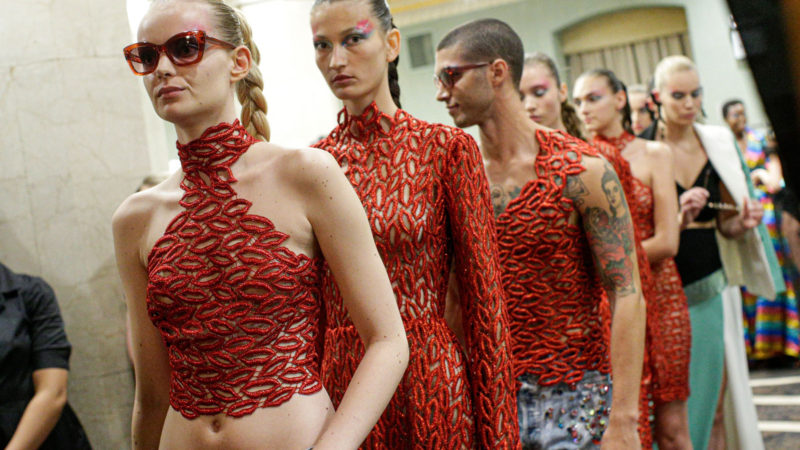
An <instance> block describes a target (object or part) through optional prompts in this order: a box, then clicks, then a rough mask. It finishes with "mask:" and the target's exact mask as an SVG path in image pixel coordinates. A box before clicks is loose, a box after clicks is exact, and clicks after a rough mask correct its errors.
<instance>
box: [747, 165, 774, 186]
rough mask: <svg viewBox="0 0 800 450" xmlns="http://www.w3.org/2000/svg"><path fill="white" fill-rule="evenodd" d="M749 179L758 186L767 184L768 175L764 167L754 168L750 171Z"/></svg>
mask: <svg viewBox="0 0 800 450" xmlns="http://www.w3.org/2000/svg"><path fill="white" fill-rule="evenodd" d="M750 179H751V180H753V185H754V186H759V185H762V184H767V181H769V179H770V176H769V173H767V171H766V170H764V169H754V170H752V171H751V172H750Z"/></svg>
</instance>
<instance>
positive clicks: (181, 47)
mask: <svg viewBox="0 0 800 450" xmlns="http://www.w3.org/2000/svg"><path fill="white" fill-rule="evenodd" d="M164 47H165V48H166V49H167V52H168V53H169V56H170V59H171V60H172V61H174V62H175V64H191V63H193V62H195V61H196V60H197V55H199V54H200V42H199V41H198V40H197V36H195V35H194V34H186V35H183V36H175V37H173V38H172V39H170V40H168V41H167V42H166V43H165V44H164Z"/></svg>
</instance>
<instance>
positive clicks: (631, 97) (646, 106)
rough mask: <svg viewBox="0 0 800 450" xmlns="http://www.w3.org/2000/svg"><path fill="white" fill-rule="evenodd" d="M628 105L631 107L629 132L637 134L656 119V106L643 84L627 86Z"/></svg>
mask: <svg viewBox="0 0 800 450" xmlns="http://www.w3.org/2000/svg"><path fill="white" fill-rule="evenodd" d="M628 105H629V106H630V109H631V130H630V131H631V132H632V133H633V134H634V135H636V136H638V135H640V134H641V133H642V132H643V131H644V130H646V129H647V128H649V127H650V125H652V124H653V122H655V121H656V107H655V105H654V104H653V99H652V98H651V97H650V92H649V91H648V90H647V88H646V87H645V86H644V85H641V84H634V85H631V86H628Z"/></svg>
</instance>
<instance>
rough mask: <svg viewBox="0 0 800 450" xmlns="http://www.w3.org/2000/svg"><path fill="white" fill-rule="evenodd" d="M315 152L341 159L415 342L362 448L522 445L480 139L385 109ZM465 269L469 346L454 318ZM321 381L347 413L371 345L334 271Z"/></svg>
mask: <svg viewBox="0 0 800 450" xmlns="http://www.w3.org/2000/svg"><path fill="white" fill-rule="evenodd" d="M338 120H339V125H338V126H337V127H336V128H335V129H334V130H333V131H332V132H331V134H330V135H329V136H328V137H326V138H324V139H323V140H322V141H320V142H319V143H317V144H316V145H315V146H316V147H319V148H323V149H325V150H327V151H329V152H330V153H331V154H333V156H334V157H336V159H337V160H338V161H339V164H340V165H341V166H342V168H343V170H344V171H345V173H346V175H347V177H348V178H349V179H350V182H351V183H352V184H353V186H354V187H355V190H356V192H357V193H358V195H359V197H360V198H361V201H362V203H363V204H364V208H365V210H366V212H367V217H368V219H369V222H370V225H371V227H372V231H373V234H374V237H375V243H376V245H377V247H378V251H379V253H380V255H381V257H382V259H383V262H384V264H385V265H386V270H387V272H388V274H389V277H390V279H391V281H392V286H393V288H394V293H395V295H396V297H397V302H398V305H399V308H400V313H401V315H402V317H403V322H404V324H405V329H406V332H407V334H408V341H409V347H410V361H409V365H408V369H407V371H406V374H405V376H404V377H403V380H402V381H401V383H400V386H399V387H398V389H397V392H396V393H395V395H394V397H393V398H392V400H391V402H390V403H389V406H388V407H387V408H386V410H385V412H384V413H383V415H382V416H381V419H380V421H379V422H378V424H377V425H376V426H375V428H374V429H373V430H372V432H371V433H370V435H369V437H368V438H367V440H366V441H365V443H364V445H363V448H378V449H392V450H394V449H405V448H407V449H428V448H429V449H460V448H481V449H500V448H516V447H517V446H518V445H519V438H518V432H519V431H518V429H517V415H516V400H515V391H514V384H513V380H512V375H511V370H512V368H511V356H510V343H509V336H508V319H507V315H506V311H505V303H504V299H505V296H504V292H503V287H502V285H501V281H500V270H499V265H498V262H497V257H496V255H497V250H496V241H495V239H494V234H493V227H494V221H493V218H492V208H491V206H490V202H489V188H488V182H487V181H486V176H485V173H484V169H483V163H482V161H481V157H480V153H479V151H478V148H477V146H476V144H475V141H474V140H473V139H472V138H471V137H470V136H469V135H467V134H466V133H464V132H463V131H461V130H458V129H456V128H452V127H448V126H445V125H441V124H431V123H427V122H424V121H421V120H418V119H415V118H414V117H412V116H410V115H409V114H408V113H407V112H405V111H403V110H400V109H398V110H397V112H396V113H395V115H394V117H391V116H389V115H386V114H384V113H382V112H381V111H379V110H378V107H377V106H376V105H375V103H372V104H371V105H370V106H368V107H367V108H366V109H365V111H364V112H363V113H362V114H361V115H358V116H354V115H350V114H348V112H347V111H346V110H342V111H341V112H340V113H339V118H338ZM451 262H453V263H454V264H455V269H456V276H457V279H458V283H459V289H460V297H461V298H460V301H461V306H462V310H463V319H464V329H465V330H466V333H465V334H466V344H467V348H466V349H462V348H461V346H460V345H459V343H458V341H457V339H456V337H455V335H454V334H453V333H452V332H451V331H450V329H449V328H448V326H447V324H446V323H445V321H444V309H445V295H446V292H447V283H448V278H449V271H450V264H451ZM322 296H323V299H324V304H325V310H326V330H325V343H324V349H325V350H324V355H323V363H322V380H323V384H324V385H325V388H326V389H327V390H328V392H329V393H330V395H331V399H332V400H333V402H334V405H338V404H339V402H340V401H341V399H342V396H343V394H344V391H345V389H346V387H347V384H348V383H349V381H350V379H351V377H352V375H353V372H354V371H355V369H356V366H357V365H358V363H359V361H360V360H361V358H362V356H363V351H364V350H363V346H362V344H361V341H360V339H359V337H358V334H357V333H356V330H355V329H354V327H353V324H352V323H351V321H350V319H349V318H348V316H347V313H346V311H345V310H344V308H343V306H342V298H341V296H340V294H339V292H338V289H337V286H336V283H335V281H334V279H333V276H332V275H331V274H330V272H329V271H325V273H324V275H323V281H322Z"/></svg>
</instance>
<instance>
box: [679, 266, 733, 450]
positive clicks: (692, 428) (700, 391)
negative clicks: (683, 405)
mask: <svg viewBox="0 0 800 450" xmlns="http://www.w3.org/2000/svg"><path fill="white" fill-rule="evenodd" d="M726 284H727V282H726V280H725V275H724V274H723V272H722V270H721V269H720V270H718V271H716V272H714V273H712V274H711V275H708V276H707V277H705V278H703V279H701V280H698V281H695V282H694V283H692V284H690V285H688V286H684V292H686V298H687V300H688V302H689V317H690V320H691V323H692V352H691V358H692V359H691V361H690V363H689V389H690V394H689V401H688V405H689V434H690V436H691V438H692V445H693V447H694V448H696V449H705V448H708V440H709V437H710V436H711V427H712V426H713V424H714V413H715V412H716V410H717V400H718V399H719V393H720V389H721V387H722V373H723V371H724V370H725V340H724V332H725V327H724V316H723V309H722V291H723V290H724V289H725V286H726Z"/></svg>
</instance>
